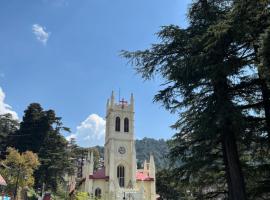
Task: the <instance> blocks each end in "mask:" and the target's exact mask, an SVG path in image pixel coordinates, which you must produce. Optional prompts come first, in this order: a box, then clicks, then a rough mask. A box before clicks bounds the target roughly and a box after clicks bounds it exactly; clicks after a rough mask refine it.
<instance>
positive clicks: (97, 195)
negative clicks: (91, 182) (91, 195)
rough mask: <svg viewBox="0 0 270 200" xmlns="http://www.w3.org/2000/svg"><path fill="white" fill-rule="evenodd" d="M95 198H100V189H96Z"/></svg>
mask: <svg viewBox="0 0 270 200" xmlns="http://www.w3.org/2000/svg"><path fill="white" fill-rule="evenodd" d="M95 197H96V198H101V189H100V188H97V189H96V190H95Z"/></svg>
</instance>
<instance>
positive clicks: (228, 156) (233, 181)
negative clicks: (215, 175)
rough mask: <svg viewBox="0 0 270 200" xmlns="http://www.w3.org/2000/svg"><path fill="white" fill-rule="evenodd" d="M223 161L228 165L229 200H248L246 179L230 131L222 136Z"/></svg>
mask: <svg viewBox="0 0 270 200" xmlns="http://www.w3.org/2000/svg"><path fill="white" fill-rule="evenodd" d="M222 152H223V160H224V163H225V165H226V178H227V184H228V190H229V200H246V191H245V183H244V178H243V174H242V170H241V166H240V162H239V156H238V152H237V146H236V141H235V137H234V134H233V133H232V132H231V131H230V130H228V131H227V132H226V133H224V135H223V136H222Z"/></svg>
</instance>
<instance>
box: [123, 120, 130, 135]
mask: <svg viewBox="0 0 270 200" xmlns="http://www.w3.org/2000/svg"><path fill="white" fill-rule="evenodd" d="M124 132H129V120H128V118H125V119H124Z"/></svg>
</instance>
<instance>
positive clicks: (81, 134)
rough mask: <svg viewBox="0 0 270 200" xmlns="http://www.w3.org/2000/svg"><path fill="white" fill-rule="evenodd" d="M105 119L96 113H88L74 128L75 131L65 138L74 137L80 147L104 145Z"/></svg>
mask: <svg viewBox="0 0 270 200" xmlns="http://www.w3.org/2000/svg"><path fill="white" fill-rule="evenodd" d="M105 126H106V121H105V120H104V119H103V118H102V117H100V116H98V115H97V114H91V115H89V116H88V117H87V118H86V119H85V120H84V121H83V122H81V124H80V125H79V126H77V128H76V133H74V134H71V135H69V136H68V137H66V138H67V140H70V139H71V138H75V139H76V141H77V144H78V145H79V146H82V147H92V146H96V145H104V137H105Z"/></svg>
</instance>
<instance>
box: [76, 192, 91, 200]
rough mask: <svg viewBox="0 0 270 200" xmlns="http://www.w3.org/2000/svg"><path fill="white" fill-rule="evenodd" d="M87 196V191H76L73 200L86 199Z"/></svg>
mask: <svg viewBox="0 0 270 200" xmlns="http://www.w3.org/2000/svg"><path fill="white" fill-rule="evenodd" d="M88 199H89V196H88V194H87V192H77V193H76V196H75V200H88Z"/></svg>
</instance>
